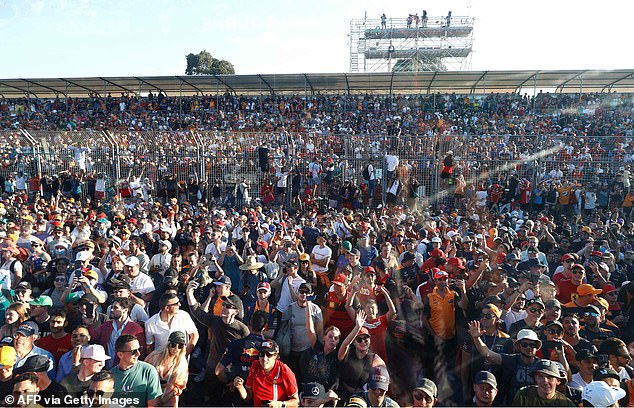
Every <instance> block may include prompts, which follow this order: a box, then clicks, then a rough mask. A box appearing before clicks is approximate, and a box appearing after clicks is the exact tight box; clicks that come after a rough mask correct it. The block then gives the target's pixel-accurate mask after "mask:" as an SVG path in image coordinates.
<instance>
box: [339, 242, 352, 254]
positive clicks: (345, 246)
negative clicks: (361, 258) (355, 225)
mask: <svg viewBox="0 0 634 408" xmlns="http://www.w3.org/2000/svg"><path fill="white" fill-rule="evenodd" d="M341 246H342V247H343V249H345V250H346V251H348V252H350V251H352V244H351V243H350V241H343V243H342V244H341Z"/></svg>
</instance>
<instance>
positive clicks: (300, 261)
mask: <svg viewBox="0 0 634 408" xmlns="http://www.w3.org/2000/svg"><path fill="white" fill-rule="evenodd" d="M299 263H305V264H307V263H308V261H299Z"/></svg>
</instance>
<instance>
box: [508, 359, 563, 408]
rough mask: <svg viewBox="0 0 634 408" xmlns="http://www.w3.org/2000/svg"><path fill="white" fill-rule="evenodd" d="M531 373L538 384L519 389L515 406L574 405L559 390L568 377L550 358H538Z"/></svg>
mask: <svg viewBox="0 0 634 408" xmlns="http://www.w3.org/2000/svg"><path fill="white" fill-rule="evenodd" d="M529 374H530V375H531V376H533V378H534V379H535V383H536V384H537V385H529V386H527V387H525V388H522V389H521V390H519V391H518V393H517V394H516V395H515V398H513V403H512V405H513V406H514V407H524V406H543V405H545V404H553V405H556V406H563V407H574V406H575V405H574V403H573V402H572V401H570V400H569V399H568V398H566V396H565V395H564V394H562V393H560V392H559V391H557V386H558V385H559V384H561V383H566V377H565V376H562V375H561V374H560V372H559V368H558V367H557V365H556V364H555V363H554V362H553V361H550V360H538V361H536V362H535V365H534V366H533V368H531V369H530V371H529Z"/></svg>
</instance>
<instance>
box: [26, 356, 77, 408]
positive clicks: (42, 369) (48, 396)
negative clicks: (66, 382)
mask: <svg viewBox="0 0 634 408" xmlns="http://www.w3.org/2000/svg"><path fill="white" fill-rule="evenodd" d="M49 363H50V361H49V359H48V358H47V357H46V356H39V355H34V356H31V357H29V358H27V359H26V361H25V362H24V364H23V365H22V366H21V367H18V368H16V369H15V374H16V375H18V376H19V375H21V374H24V373H35V375H36V376H37V379H38V382H37V385H38V387H39V389H40V391H39V392H38V395H39V396H40V397H42V399H41V404H42V405H43V406H45V407H53V406H60V407H61V406H66V405H67V404H65V403H64V395H66V388H64V387H63V386H62V385H61V384H60V383H58V382H57V381H53V380H51V379H50V378H49V377H48V373H47V370H48V367H49ZM53 401H57V402H59V404H53V403H52V402H53Z"/></svg>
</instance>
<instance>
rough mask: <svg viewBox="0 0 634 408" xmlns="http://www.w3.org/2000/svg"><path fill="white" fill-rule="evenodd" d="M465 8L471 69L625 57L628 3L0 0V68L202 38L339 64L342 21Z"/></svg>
mask: <svg viewBox="0 0 634 408" xmlns="http://www.w3.org/2000/svg"><path fill="white" fill-rule="evenodd" d="M423 8H425V9H427V10H428V13H429V14H430V15H444V14H446V12H447V11H448V10H450V9H451V10H452V11H453V14H454V15H469V16H471V17H474V18H475V43H474V53H473V59H472V65H471V68H472V69H473V70H484V69H490V70H500V69H616V68H634V53H632V52H631V49H632V44H631V41H632V40H631V34H630V31H631V26H632V22H631V18H632V15H634V13H632V11H634V4H631V2H626V1H612V0H606V1H602V2H595V1H593V2H590V1H585V0H581V1H569V0H549V1H545V0H533V1H530V2H519V1H508V0H506V1H501V0H471V1H469V0H443V1H438V0H434V1H427V2H419V1H401V0H392V1H389V2H388V1H379V0H366V1H362V0H338V1H337V0H318V1H304V0H295V1H293V0H267V1H253V0H213V1H194V0H170V1H168V0H129V1H119V0H111V1H107V0H54V1H53V0H51V1H45V0H35V1H32V0H0V49H1V50H2V56H3V58H2V60H1V62H0V78H39V77H81V76H129V75H177V74H179V75H181V74H184V71H185V55H186V54H188V53H190V52H194V53H197V52H198V51H200V50H202V49H206V50H208V51H209V52H211V53H212V55H213V56H214V57H216V58H220V59H226V60H229V61H231V62H232V63H233V64H234V66H235V68H236V73H238V74H257V73H266V74H270V73H301V72H347V71H348V67H349V43H348V33H349V27H350V20H351V19H353V18H363V15H364V13H365V12H367V13H368V16H369V17H372V18H378V16H380V15H381V13H383V12H385V13H386V14H387V16H388V17H405V16H407V14H408V13H410V12H411V13H414V12H418V13H419V14H420V13H421V12H422V9H423Z"/></svg>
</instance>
